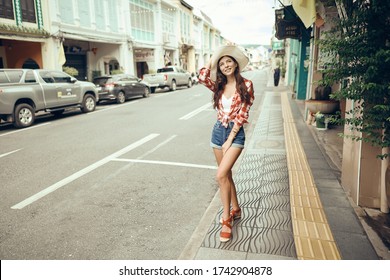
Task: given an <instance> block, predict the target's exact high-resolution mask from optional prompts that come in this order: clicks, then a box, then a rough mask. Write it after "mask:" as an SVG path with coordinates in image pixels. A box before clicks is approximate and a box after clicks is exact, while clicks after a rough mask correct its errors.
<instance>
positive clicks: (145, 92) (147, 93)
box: [144, 87, 150, 97]
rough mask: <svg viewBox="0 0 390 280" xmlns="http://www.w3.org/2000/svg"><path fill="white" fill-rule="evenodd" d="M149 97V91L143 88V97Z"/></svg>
mask: <svg viewBox="0 0 390 280" xmlns="http://www.w3.org/2000/svg"><path fill="white" fill-rule="evenodd" d="M149 95H150V89H149V88H148V87H145V88H144V97H149Z"/></svg>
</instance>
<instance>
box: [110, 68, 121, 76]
mask: <svg viewBox="0 0 390 280" xmlns="http://www.w3.org/2000/svg"><path fill="white" fill-rule="evenodd" d="M116 74H123V71H122V70H119V69H117V70H112V71H111V75H116Z"/></svg>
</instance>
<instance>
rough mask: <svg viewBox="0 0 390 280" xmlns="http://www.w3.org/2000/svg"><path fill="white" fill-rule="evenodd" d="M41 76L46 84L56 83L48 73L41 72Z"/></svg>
mask: <svg viewBox="0 0 390 280" xmlns="http://www.w3.org/2000/svg"><path fill="white" fill-rule="evenodd" d="M39 76H41V78H42V80H44V81H45V83H48V84H52V83H54V78H53V77H52V75H51V74H50V72H48V71H41V72H39Z"/></svg>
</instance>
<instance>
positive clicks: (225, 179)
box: [214, 147, 242, 232]
mask: <svg viewBox="0 0 390 280" xmlns="http://www.w3.org/2000/svg"><path fill="white" fill-rule="evenodd" d="M241 151H242V149H240V148H235V147H230V148H229V149H228V150H227V152H226V153H225V155H223V153H222V150H218V149H214V155H215V158H216V160H217V163H218V171H217V181H218V184H219V187H220V193H221V201H222V207H223V212H222V219H224V220H227V219H229V217H230V204H231V203H232V206H233V208H234V209H238V208H239V205H238V200H237V193H236V188H235V185H234V182H233V177H232V168H233V165H234V163H235V162H236V160H237V159H238V157H239V156H240V154H241ZM222 231H226V232H229V231H230V229H229V228H228V227H226V226H224V227H223V228H222Z"/></svg>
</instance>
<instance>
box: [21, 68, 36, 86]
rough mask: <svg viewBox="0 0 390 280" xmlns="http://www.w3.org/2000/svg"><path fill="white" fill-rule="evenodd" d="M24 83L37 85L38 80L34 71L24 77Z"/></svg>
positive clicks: (28, 72)
mask: <svg viewBox="0 0 390 280" xmlns="http://www.w3.org/2000/svg"><path fill="white" fill-rule="evenodd" d="M24 82H25V83H36V82H37V80H36V79H35V76H34V73H33V71H31V70H30V71H27V72H26V76H25V77H24Z"/></svg>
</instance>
